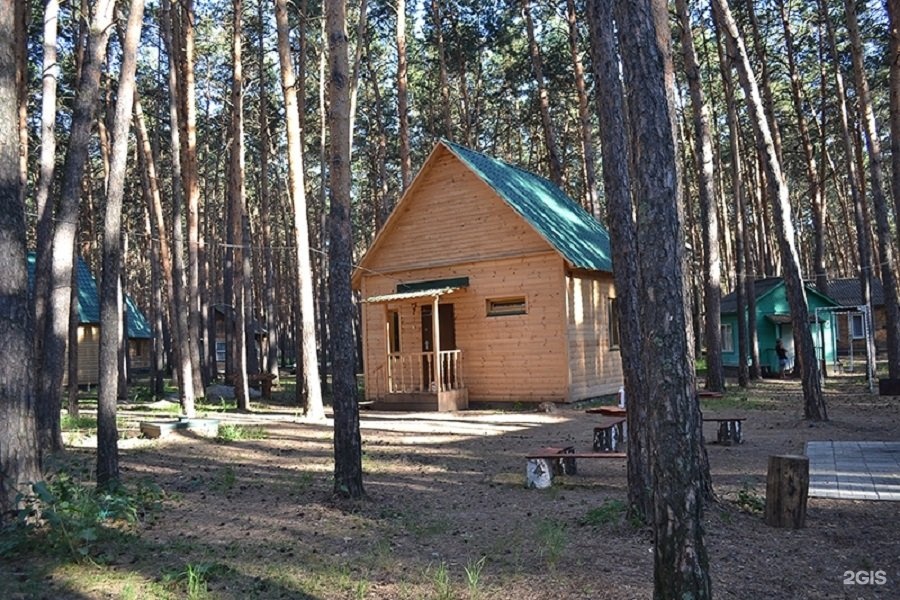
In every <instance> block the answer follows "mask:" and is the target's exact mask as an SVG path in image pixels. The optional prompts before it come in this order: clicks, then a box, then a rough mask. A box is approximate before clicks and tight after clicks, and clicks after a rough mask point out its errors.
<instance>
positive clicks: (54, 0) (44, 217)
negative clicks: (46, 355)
mask: <svg viewBox="0 0 900 600" xmlns="http://www.w3.org/2000/svg"><path fill="white" fill-rule="evenodd" d="M58 22H59V0H47V2H46V4H45V5H44V39H43V48H44V59H43V68H42V73H43V77H42V83H43V85H42V90H41V158H40V167H39V169H40V171H39V175H38V183H37V190H36V191H35V200H34V201H35V206H36V208H37V215H38V216H37V227H36V243H35V247H36V255H35V269H34V331H36V332H42V331H44V325H45V323H46V307H47V289H48V287H49V283H50V282H49V279H50V255H51V251H52V248H51V245H50V244H51V236H52V235H53V202H51V201H50V188H51V187H52V185H53V176H54V173H55V171H56V84H57V82H58V80H59V63H57V60H56V39H57V30H58ZM43 341H44V340H43V338H42V337H41V336H40V335H36V336H34V349H35V350H34V361H35V364H36V365H37V366H38V371H40V370H41V369H40V361H41V356H42V355H43Z"/></svg>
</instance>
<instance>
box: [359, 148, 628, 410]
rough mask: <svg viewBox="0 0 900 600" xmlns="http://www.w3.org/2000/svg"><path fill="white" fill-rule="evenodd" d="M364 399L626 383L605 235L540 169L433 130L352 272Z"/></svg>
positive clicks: (405, 404) (410, 404) (559, 390)
mask: <svg viewBox="0 0 900 600" xmlns="http://www.w3.org/2000/svg"><path fill="white" fill-rule="evenodd" d="M353 285H354V288H355V289H356V290H358V291H359V292H360V294H361V297H362V302H363V304H362V332H361V333H362V346H363V361H364V371H365V390H366V391H365V394H366V399H367V400H372V401H375V403H376V406H377V407H379V408H383V409H392V408H393V409H399V410H456V409H461V408H465V407H467V406H468V403H469V402H470V401H477V402H491V403H502V402H508V403H514V402H522V403H527V402H545V401H552V402H572V401H577V400H582V399H586V398H592V397H596V396H601V395H606V394H610V393H614V392H616V391H617V390H618V388H619V386H620V385H621V383H622V370H621V359H620V355H619V350H618V347H619V336H618V327H617V324H616V319H615V316H614V315H615V311H616V300H615V298H616V294H615V289H614V287H613V278H612V263H611V258H610V248H609V235H608V233H607V231H606V229H604V227H603V226H602V225H601V224H600V223H599V222H598V221H597V220H596V219H594V218H593V217H592V216H591V215H590V214H588V213H587V212H586V211H585V210H584V209H582V208H581V207H580V206H579V205H578V204H576V203H575V202H574V201H573V200H572V199H570V198H569V197H568V196H566V195H565V194H564V193H563V192H562V191H561V190H560V189H559V188H558V187H557V186H555V185H554V184H552V183H551V182H549V181H547V180H546V179H544V178H542V177H539V176H537V175H534V174H533V173H529V172H528V171H525V170H523V169H520V168H518V167H515V166H513V165H510V164H507V163H505V162H502V161H500V160H497V159H495V158H491V157H489V156H486V155H484V154H481V153H478V152H474V151H472V150H469V149H466V148H464V147H462V146H459V145H457V144H454V143H451V142H448V141H441V142H439V143H438V144H437V145H436V146H435V148H434V149H433V150H432V152H431V154H430V155H429V156H428V158H427V160H426V161H425V164H424V165H423V166H422V168H421V170H420V171H419V173H418V175H417V176H416V178H415V179H414V180H413V182H412V184H411V185H410V186H409V188H408V189H407V190H406V192H405V193H404V194H403V196H402V198H401V199H400V201H399V202H398V204H397V206H396V208H395V209H394V211H393V212H392V214H391V215H390V217H389V218H388V220H387V222H386V223H385V225H384V227H383V228H382V230H381V231H380V232H379V234H378V235H377V237H376V238H375V241H374V242H373V244H372V246H371V247H370V248H369V250H368V251H367V252H366V254H365V256H364V257H363V258H362V260H361V262H360V264H359V266H358V267H357V269H356V270H355V272H354V274H353Z"/></svg>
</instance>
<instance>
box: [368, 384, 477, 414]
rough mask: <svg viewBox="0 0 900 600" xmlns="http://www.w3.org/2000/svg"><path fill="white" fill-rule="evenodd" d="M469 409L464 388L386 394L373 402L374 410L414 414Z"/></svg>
mask: <svg viewBox="0 0 900 600" xmlns="http://www.w3.org/2000/svg"><path fill="white" fill-rule="evenodd" d="M468 407H469V393H468V390H466V389H465V388H463V389H459V390H447V391H444V392H441V393H440V394H437V393H436V392H407V393H397V394H388V395H387V396H385V397H384V398H379V399H377V400H375V406H374V408H375V410H387V411H390V410H397V411H416V412H446V411H454V410H464V409H466V408H468Z"/></svg>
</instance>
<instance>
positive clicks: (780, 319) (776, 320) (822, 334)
mask: <svg viewBox="0 0 900 600" xmlns="http://www.w3.org/2000/svg"><path fill="white" fill-rule="evenodd" d="M754 290H755V296H756V335H757V342H758V344H759V361H760V367H761V368H762V370H763V374H764V375H765V374H772V373H777V372H778V356H777V355H776V354H775V342H776V341H777V340H779V339H780V340H781V343H782V344H784V347H785V348H786V349H787V352H788V368H789V369H792V368H793V362H794V354H795V350H794V332H793V325H792V324H791V309H790V305H789V304H788V299H787V289H786V288H785V285H784V280H783V279H781V278H780V277H769V278H766V279H758V280H756V281H755V282H754ZM806 305H807V308H808V309H809V316H810V324H809V326H810V328H811V330H812V334H813V341H814V343H815V346H816V356H817V357H818V358H819V360H822V359H823V358H824V360H825V361H826V364H827V363H833V362H835V360H836V358H837V356H836V350H835V349H836V345H837V344H836V339H835V330H834V326H833V324H832V319H831V313H828V312H825V313H820V315H819V319H818V320H816V309H817V308H831V307H839V306H840V304H838V303H837V302H835V301H834V300H832V299H831V298H829V297H828V296H825V295H823V294H821V293H819V292H817V291H816V290H815V288H812V287H809V286H807V287H806ZM721 311H722V364H723V365H724V366H725V367H726V368H729V367H731V368H737V366H738V364H739V362H738V349H739V348H738V319H737V295H736V294H735V292H731V293H730V294H728V295H726V296H724V297H723V298H722V307H721ZM748 355H749V352H748Z"/></svg>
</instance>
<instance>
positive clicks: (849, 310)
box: [828, 277, 887, 361]
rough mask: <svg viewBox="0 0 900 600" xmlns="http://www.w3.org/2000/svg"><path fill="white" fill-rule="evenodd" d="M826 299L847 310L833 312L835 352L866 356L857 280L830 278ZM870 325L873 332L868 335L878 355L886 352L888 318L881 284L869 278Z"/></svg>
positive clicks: (860, 296)
mask: <svg viewBox="0 0 900 600" xmlns="http://www.w3.org/2000/svg"><path fill="white" fill-rule="evenodd" d="M828 297H829V298H831V299H832V300H834V301H835V302H837V303H838V304H840V305H841V306H843V307H844V308H845V309H846V310H845V311H841V312H835V314H834V319H833V320H834V326H835V330H836V331H837V352H838V355H840V356H848V357H851V358H852V357H856V358H859V357H862V360H863V361H865V355H866V333H867V332H866V326H865V322H864V314H863V312H862V311H861V310H860V306H861V305H862V303H863V302H862V294H861V293H860V287H859V279H858V278H847V279H829V280H828ZM871 306H872V309H871V310H872V323H873V328H874V331H872V332H870V333H871V335H872V337H873V338H874V341H875V349H876V351H877V352H886V351H887V316H886V315H885V310H884V286H882V285H881V281H880V280H878V279H875V278H874V277H873V278H872V298H871Z"/></svg>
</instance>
